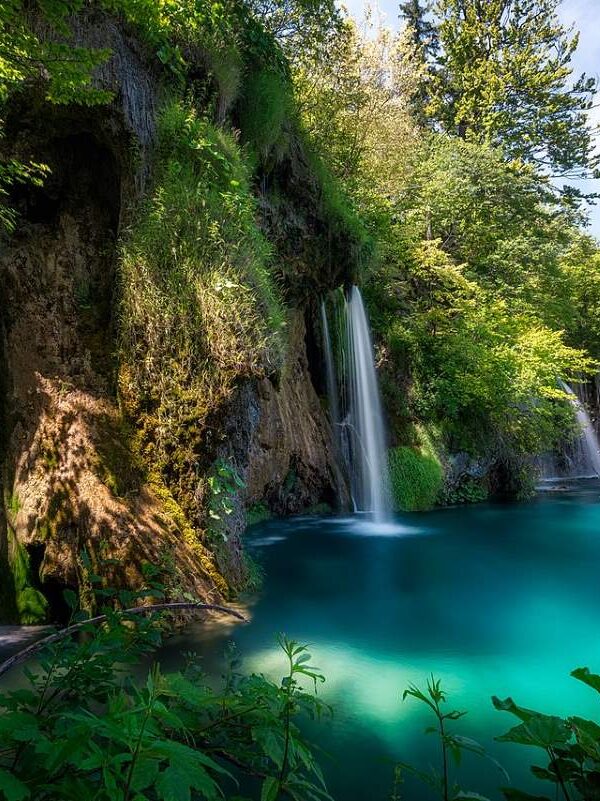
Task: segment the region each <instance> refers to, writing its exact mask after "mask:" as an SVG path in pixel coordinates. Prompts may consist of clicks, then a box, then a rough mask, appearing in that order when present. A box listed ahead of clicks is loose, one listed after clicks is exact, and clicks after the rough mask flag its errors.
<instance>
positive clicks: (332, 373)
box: [321, 300, 341, 453]
mask: <svg viewBox="0 0 600 801" xmlns="http://www.w3.org/2000/svg"><path fill="white" fill-rule="evenodd" d="M321 329H322V332H323V353H324V355H325V375H326V379H327V399H328V401H329V417H330V419H331V428H332V430H333V441H334V443H335V446H336V449H337V451H338V453H341V447H340V440H341V437H340V424H341V417H340V398H339V388H338V380H337V373H336V369H335V361H334V358H333V345H332V343H331V335H330V333H329V323H328V321H327V309H326V307H325V301H324V300H322V301H321Z"/></svg>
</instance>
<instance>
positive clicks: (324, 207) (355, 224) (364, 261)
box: [298, 133, 375, 283]
mask: <svg viewBox="0 0 600 801" xmlns="http://www.w3.org/2000/svg"><path fill="white" fill-rule="evenodd" d="M298 135H299V136H300V138H301V140H302V141H303V146H304V150H305V155H306V158H307V160H308V164H309V169H310V172H311V174H312V179H313V181H314V182H315V184H316V187H317V192H318V197H319V203H320V208H319V211H320V214H321V217H322V218H323V221H324V223H325V225H326V226H327V229H328V230H327V235H328V238H329V239H330V242H329V248H331V247H332V245H334V244H335V243H332V242H331V237H332V236H333V237H334V239H336V240H338V241H339V246H340V247H343V258H344V260H345V261H346V272H347V273H348V274H349V276H350V279H351V280H352V281H354V282H355V283H359V282H360V280H361V274H362V273H363V272H364V270H365V268H366V267H367V265H368V264H369V263H370V262H371V261H372V260H373V258H374V256H375V243H374V241H373V238H372V237H371V236H370V234H369V233H368V231H367V229H366V227H365V225H364V222H363V220H362V219H361V217H360V215H359V214H358V213H357V211H356V208H355V206H354V204H353V203H352V201H351V200H350V198H349V197H348V195H347V194H346V192H345V191H344V189H343V186H342V184H341V182H340V181H339V180H338V179H336V178H335V176H334V175H333V174H332V173H331V171H330V170H329V169H328V168H327V166H326V165H325V163H324V162H323V160H322V159H321V158H320V157H319V156H318V155H317V154H316V153H315V152H314V151H313V149H312V148H311V146H310V144H309V143H308V142H307V141H306V139H305V137H304V136H303V134H302V133H299V134H298ZM340 255H342V254H341V253H340ZM335 256H336V254H335V253H330V254H329V258H330V259H331V258H332V257H335Z"/></svg>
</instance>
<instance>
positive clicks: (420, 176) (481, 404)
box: [296, 0, 597, 491]
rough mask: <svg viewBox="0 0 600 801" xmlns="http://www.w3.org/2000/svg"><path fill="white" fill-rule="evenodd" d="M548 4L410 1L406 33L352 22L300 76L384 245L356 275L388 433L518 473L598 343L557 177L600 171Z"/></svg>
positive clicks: (585, 101) (566, 199)
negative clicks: (425, 435) (436, 436)
mask: <svg viewBox="0 0 600 801" xmlns="http://www.w3.org/2000/svg"><path fill="white" fill-rule="evenodd" d="M555 9H556V3H555V2H528V3H516V4H515V3H504V2H498V3H485V4H481V3H477V2H468V1H467V0H465V1H464V2H463V1H462V0H461V2H456V3H455V2H437V3H433V4H431V5H430V6H429V7H428V9H425V8H424V6H423V5H422V4H420V3H419V2H409V3H405V4H403V6H402V9H401V10H402V12H403V14H404V16H405V18H406V19H407V23H408V24H407V27H406V29H405V30H403V31H402V32H401V33H400V34H398V35H394V34H392V33H391V32H390V31H388V30H385V29H381V28H377V26H374V25H373V24H371V23H369V22H367V24H366V30H365V31H362V32H361V31H359V30H358V29H357V28H356V27H355V26H354V25H353V24H352V23H348V24H347V26H346V27H345V29H344V31H343V33H341V34H340V36H339V37H338V42H337V46H336V48H335V49H334V50H332V51H330V52H329V53H328V54H327V57H326V58H323V59H321V60H320V61H318V60H316V61H315V63H313V64H312V65H311V64H308V65H307V64H304V65H303V66H302V69H298V70H297V73H296V81H297V87H298V89H297V91H298V94H299V97H300V101H301V107H302V109H303V114H304V117H303V118H304V121H305V125H306V126H307V128H308V129H309V130H310V132H311V135H312V136H313V137H314V140H315V141H316V142H317V143H318V146H319V148H320V149H321V150H322V151H324V152H325V153H326V154H327V158H328V160H329V163H330V164H332V166H333V167H334V169H335V171H336V174H337V176H338V179H339V180H340V181H342V182H343V184H344V185H345V186H346V187H347V190H348V191H349V193H350V194H351V196H352V197H353V199H354V201H355V203H356V205H357V207H358V208H359V209H360V211H361V214H362V215H363V218H364V219H365V220H366V222H367V224H368V226H369V229H370V231H371V232H372V235H373V237H374V239H375V241H376V243H377V257H376V259H375V261H374V263H373V264H372V265H371V267H370V268H369V269H366V270H365V281H366V284H367V291H368V297H369V300H370V305H371V310H372V318H373V322H374V325H375V328H376V329H377V331H378V333H379V341H380V360H381V363H382V367H383V378H384V393H385V395H386V400H387V406H388V411H389V415H390V418H391V420H392V424H393V429H394V430H393V438H394V440H395V442H396V443H397V444H398V445H406V446H409V447H414V445H415V442H414V436H413V433H412V432H413V431H414V424H415V423H416V422H419V421H420V422H424V423H425V424H426V425H429V426H431V425H433V427H434V428H435V429H436V430H440V431H441V432H442V444H443V445H445V446H446V447H447V448H448V449H449V450H450V451H451V452H456V451H466V452H467V453H469V454H471V455H472V456H486V457H489V458H490V459H491V461H492V463H493V464H496V465H508V464H510V465H511V472H512V474H513V475H517V474H518V473H519V471H520V470H521V467H520V466H519V465H521V466H523V465H525V464H526V463H527V461H528V459H529V455H531V454H534V453H538V452H540V451H543V450H545V449H550V448H552V447H555V446H556V445H557V443H558V442H559V441H560V440H561V439H564V438H568V436H569V432H570V431H571V432H572V431H574V428H573V425H572V423H571V422H570V421H571V418H572V413H571V411H570V410H569V408H568V406H567V405H565V402H564V395H563V394H562V392H561V391H560V390H559V389H558V387H557V383H556V379H557V377H558V376H561V375H562V376H569V377H570V378H571V379H572V380H575V381H577V380H581V379H582V378H583V377H585V375H586V374H588V373H589V372H591V371H593V370H594V369H595V364H594V362H593V361H592V359H591V358H590V356H595V355H596V353H597V350H596V344H595V341H596V340H595V335H594V333H592V331H591V330H590V329H588V327H587V324H585V323H583V321H584V320H588V319H590V317H591V316H592V315H593V314H594V309H595V294H594V281H595V278H594V276H595V269H594V268H595V259H596V254H597V244H596V242H595V240H593V239H592V238H591V237H589V236H587V235H586V234H585V233H584V232H582V229H581V225H582V221H583V220H584V215H583V212H582V211H581V207H580V205H579V202H578V200H579V199H578V198H577V197H576V196H575V195H574V194H573V192H572V191H571V190H565V191H563V189H561V188H560V187H558V186H557V185H556V183H555V182H554V181H553V179H552V177H551V172H552V170H563V171H564V170H566V171H569V170H572V169H574V168H575V167H577V168H578V169H580V170H581V172H582V174H583V173H585V174H587V175H591V174H592V172H593V170H594V169H595V157H594V155H593V153H592V138H593V131H592V129H591V127H590V124H589V119H588V109H589V107H590V104H591V102H592V101H591V98H592V97H593V93H594V91H595V82H594V81H593V80H590V79H587V78H585V77H582V78H581V79H578V80H575V81H572V76H571V70H570V67H569V63H570V59H571V57H572V54H573V51H574V48H575V47H576V45H577V38H576V37H573V36H572V34H570V33H569V32H568V31H566V30H565V29H564V28H563V27H562V26H561V25H560V23H559V22H558V19H557V17H556V13H555ZM505 53H508V54H510V58H508V57H507V56H506V57H505V55H503V54H505ZM513 88H514V96H513V93H512V89H513ZM532 109H535V115H534V116H535V119H533V117H532V115H533V114H534V112H533V111H532ZM473 110H476V112H477V113H475V111H473ZM584 272H585V274H586V278H585V281H584V283H585V285H586V287H589V290H586V291H584V292H582V276H583V273H584ZM591 325H592V328H593V323H592V324H591ZM586 331H588V332H589V333H587V332H586ZM398 387H402V390H403V391H402V392H400V393H399V392H398ZM526 474H527V470H524V471H523V473H522V476H523V479H525V477H526ZM519 486H523V482H522V481H521V480H517V481H516V482H515V490H517V491H518V488H519Z"/></svg>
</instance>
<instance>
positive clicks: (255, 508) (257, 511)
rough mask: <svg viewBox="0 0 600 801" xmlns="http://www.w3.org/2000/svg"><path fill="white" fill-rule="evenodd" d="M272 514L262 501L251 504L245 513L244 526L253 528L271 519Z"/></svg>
mask: <svg viewBox="0 0 600 801" xmlns="http://www.w3.org/2000/svg"><path fill="white" fill-rule="evenodd" d="M272 516H273V515H272V512H271V511H270V509H269V507H268V506H267V504H266V503H265V502H264V501H257V502H256V503H253V504H252V505H251V506H250V507H249V508H248V510H247V511H246V525H248V526H253V525H255V524H256V523H262V522H263V521H264V520H269V519H270V518H271V517H272Z"/></svg>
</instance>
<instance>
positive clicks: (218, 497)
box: [207, 459, 245, 540]
mask: <svg viewBox="0 0 600 801" xmlns="http://www.w3.org/2000/svg"><path fill="white" fill-rule="evenodd" d="M207 480H208V487H209V499H208V517H209V522H208V530H209V531H210V533H211V535H212V536H213V537H217V538H220V539H222V540H226V539H227V526H226V521H227V518H228V517H229V516H230V515H231V514H232V512H233V499H234V498H235V496H236V495H237V493H238V492H239V491H240V490H241V489H243V488H244V487H245V484H244V482H243V481H242V479H241V478H240V476H239V474H238V472H237V470H236V469H235V468H234V467H233V466H232V465H231V464H229V462H226V461H225V460H223V459H219V460H218V461H217V462H216V463H215V464H214V466H213V469H212V471H211V474H210V475H209V476H208V479H207Z"/></svg>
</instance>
